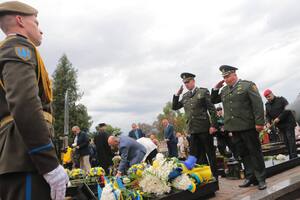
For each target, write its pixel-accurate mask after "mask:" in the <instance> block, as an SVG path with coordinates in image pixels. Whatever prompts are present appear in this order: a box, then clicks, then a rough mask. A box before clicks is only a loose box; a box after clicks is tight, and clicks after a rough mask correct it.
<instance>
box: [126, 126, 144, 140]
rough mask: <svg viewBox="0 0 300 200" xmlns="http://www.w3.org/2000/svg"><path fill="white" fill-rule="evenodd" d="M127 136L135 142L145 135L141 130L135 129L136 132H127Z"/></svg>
mask: <svg viewBox="0 0 300 200" xmlns="http://www.w3.org/2000/svg"><path fill="white" fill-rule="evenodd" d="M135 131H137V134H138V138H137V137H136V135H135ZM128 136H129V137H131V138H133V139H135V140H137V139H139V138H142V137H145V134H144V133H143V132H142V130H141V129H139V128H138V129H136V130H131V131H130V132H129V134H128Z"/></svg>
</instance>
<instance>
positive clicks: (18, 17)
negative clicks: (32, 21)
mask: <svg viewBox="0 0 300 200" xmlns="http://www.w3.org/2000/svg"><path fill="white" fill-rule="evenodd" d="M16 21H17V24H18V25H19V26H20V27H22V28H24V18H23V17H22V16H21V15H16Z"/></svg>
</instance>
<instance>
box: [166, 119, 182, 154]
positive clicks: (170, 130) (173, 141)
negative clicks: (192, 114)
mask: <svg viewBox="0 0 300 200" xmlns="http://www.w3.org/2000/svg"><path fill="white" fill-rule="evenodd" d="M162 125H163V127H164V138H165V141H166V142H167V146H168V153H169V154H168V156H169V157H178V150H177V138H176V136H175V132H174V127H173V125H171V124H169V121H168V120H167V119H163V120H162Z"/></svg>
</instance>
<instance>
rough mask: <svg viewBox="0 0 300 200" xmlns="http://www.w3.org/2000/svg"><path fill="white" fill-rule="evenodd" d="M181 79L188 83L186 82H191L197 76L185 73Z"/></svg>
mask: <svg viewBox="0 0 300 200" xmlns="http://www.w3.org/2000/svg"><path fill="white" fill-rule="evenodd" d="M180 77H181V78H182V79H183V82H186V81H189V80H192V79H194V78H195V77H196V75H195V74H191V73H188V72H183V73H182V74H181V75H180Z"/></svg>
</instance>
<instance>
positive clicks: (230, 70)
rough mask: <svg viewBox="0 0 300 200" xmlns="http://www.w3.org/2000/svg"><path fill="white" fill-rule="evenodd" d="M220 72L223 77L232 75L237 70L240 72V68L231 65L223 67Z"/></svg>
mask: <svg viewBox="0 0 300 200" xmlns="http://www.w3.org/2000/svg"><path fill="white" fill-rule="evenodd" d="M219 70H220V71H221V72H222V76H227V75H229V74H231V73H234V72H235V71H236V70H238V68H236V67H232V66H230V65H222V66H220V68H219Z"/></svg>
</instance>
